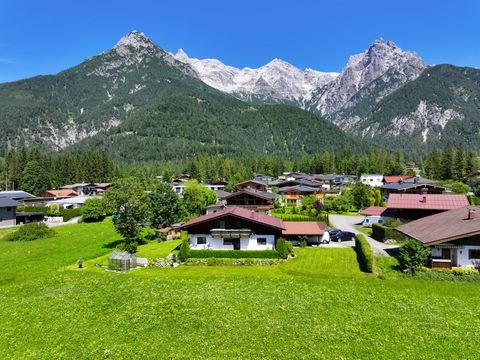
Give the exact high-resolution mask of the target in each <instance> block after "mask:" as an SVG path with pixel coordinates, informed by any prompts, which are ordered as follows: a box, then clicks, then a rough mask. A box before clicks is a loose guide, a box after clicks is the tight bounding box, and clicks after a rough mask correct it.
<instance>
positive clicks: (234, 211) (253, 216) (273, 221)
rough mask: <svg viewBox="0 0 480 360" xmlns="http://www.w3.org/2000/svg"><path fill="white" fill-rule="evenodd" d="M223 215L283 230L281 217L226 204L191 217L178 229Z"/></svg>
mask: <svg viewBox="0 0 480 360" xmlns="http://www.w3.org/2000/svg"><path fill="white" fill-rule="evenodd" d="M225 216H234V217H237V218H240V219H244V220H246V221H251V222H255V223H257V224H262V225H264V226H268V227H272V228H276V229H280V230H283V229H284V225H283V221H282V220H281V219H277V218H274V217H272V216H268V215H264V214H260V213H257V212H254V211H251V210H248V209H244V208H242V207H239V206H227V207H225V208H224V209H222V210H219V211H217V212H215V213H212V214H207V215H202V216H199V217H197V218H194V219H191V220H189V221H188V222H186V223H185V224H183V225H182V226H180V229H182V230H183V229H186V228H189V227H191V226H194V225H198V224H201V223H204V222H208V221H212V220H216V219H219V218H222V217H225Z"/></svg>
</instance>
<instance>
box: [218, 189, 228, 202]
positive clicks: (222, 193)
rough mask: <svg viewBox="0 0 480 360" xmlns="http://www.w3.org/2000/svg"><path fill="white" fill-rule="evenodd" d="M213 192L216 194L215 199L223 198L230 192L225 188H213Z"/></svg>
mask: <svg viewBox="0 0 480 360" xmlns="http://www.w3.org/2000/svg"><path fill="white" fill-rule="evenodd" d="M215 193H216V194H217V199H219V200H223V199H224V198H225V197H227V196H229V195H230V194H231V192H228V191H225V190H215Z"/></svg>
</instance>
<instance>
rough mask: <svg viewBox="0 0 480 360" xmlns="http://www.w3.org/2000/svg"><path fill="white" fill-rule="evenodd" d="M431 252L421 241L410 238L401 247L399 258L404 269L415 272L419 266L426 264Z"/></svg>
mask: <svg viewBox="0 0 480 360" xmlns="http://www.w3.org/2000/svg"><path fill="white" fill-rule="evenodd" d="M430 253H431V250H430V249H429V248H426V247H424V246H423V244H422V243H421V242H420V241H418V240H414V239H410V240H407V242H406V243H405V244H404V245H403V246H402V247H401V248H400V251H399V253H398V256H397V258H398V262H399V263H400V266H401V268H402V270H406V271H409V272H411V273H412V274H414V273H415V271H416V270H417V268H418V267H419V266H422V265H425V262H426V261H427V258H428V256H429V255H430Z"/></svg>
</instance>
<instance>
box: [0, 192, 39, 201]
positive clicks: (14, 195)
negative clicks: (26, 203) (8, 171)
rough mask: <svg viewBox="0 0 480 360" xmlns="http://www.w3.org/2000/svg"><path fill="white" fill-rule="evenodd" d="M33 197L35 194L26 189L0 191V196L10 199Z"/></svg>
mask: <svg viewBox="0 0 480 360" xmlns="http://www.w3.org/2000/svg"><path fill="white" fill-rule="evenodd" d="M34 197H35V196H33V195H32V194H30V193H28V192H26V191H21V190H15V191H0V198H7V199H12V200H23V199H29V198H34Z"/></svg>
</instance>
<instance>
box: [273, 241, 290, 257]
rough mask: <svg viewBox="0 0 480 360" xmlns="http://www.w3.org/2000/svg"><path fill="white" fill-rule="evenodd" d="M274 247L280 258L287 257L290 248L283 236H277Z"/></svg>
mask: <svg viewBox="0 0 480 360" xmlns="http://www.w3.org/2000/svg"><path fill="white" fill-rule="evenodd" d="M275 249H276V250H277V252H278V255H280V257H281V258H282V259H287V258H288V255H290V249H289V247H288V245H287V240H285V239H284V238H279V239H278V240H277V245H276V247H275Z"/></svg>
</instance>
